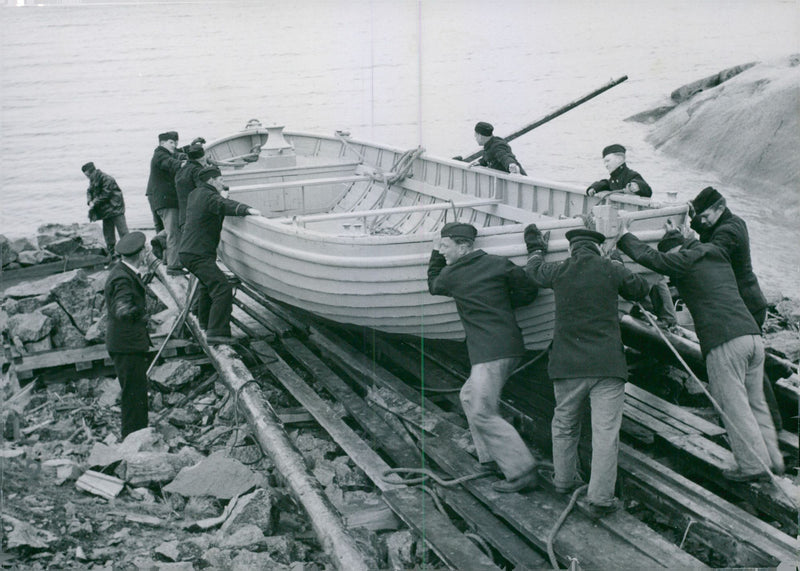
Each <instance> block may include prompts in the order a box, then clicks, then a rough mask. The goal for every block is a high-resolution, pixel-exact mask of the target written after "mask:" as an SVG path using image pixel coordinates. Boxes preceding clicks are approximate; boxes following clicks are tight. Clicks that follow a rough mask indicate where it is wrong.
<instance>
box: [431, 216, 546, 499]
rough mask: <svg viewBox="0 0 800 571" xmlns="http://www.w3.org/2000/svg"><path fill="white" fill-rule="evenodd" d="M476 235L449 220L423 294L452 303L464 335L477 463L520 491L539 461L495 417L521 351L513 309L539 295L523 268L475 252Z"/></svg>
mask: <svg viewBox="0 0 800 571" xmlns="http://www.w3.org/2000/svg"><path fill="white" fill-rule="evenodd" d="M476 235H477V230H476V229H475V227H474V226H472V225H471V224H461V223H457V222H450V223H449V224H445V225H444V227H443V228H442V230H441V238H440V239H439V240H438V244H434V249H433V251H432V252H431V258H430V262H429V263H428V290H429V291H430V293H431V294H433V295H446V296H450V297H452V298H453V299H454V300H455V303H456V309H457V310H458V315H459V317H460V318H461V324H462V325H463V326H464V332H465V333H466V337H467V351H468V352H469V360H470V364H471V366H472V368H471V370H470V374H469V378H468V379H467V381H466V382H465V383H464V386H463V387H462V388H461V404H462V406H463V408H464V413H465V414H466V416H467V421H468V423H469V428H470V432H471V433H472V439H473V441H474V442H475V450H476V452H477V454H478V460H479V461H480V463H481V464H482V465H484V466H485V467H489V468H491V467H493V466H494V463H496V466H497V467H499V469H500V471H502V473H503V475H504V476H505V480H501V481H498V482H494V483H493V484H492V486H493V487H494V489H495V490H496V491H498V492H507V493H510V492H518V491H521V490H523V489H525V488H529V487H534V486H536V484H537V475H536V462H535V460H534V458H533V456H532V455H531V453H530V451H529V450H528V447H527V446H525V443H524V442H523V441H522V438H521V437H520V435H519V434H518V433H517V431H516V430H515V429H514V427H513V426H511V425H510V424H509V423H508V422H506V420H505V419H504V418H503V417H502V416H500V412H499V401H500V392H501V391H502V390H503V385H505V383H506V381H507V380H508V378H509V376H510V375H511V373H512V371H513V370H514V367H515V366H516V364H517V363H518V362H519V359H520V357H521V356H522V355H523V354H524V352H525V345H524V343H523V340H522V332H521V331H520V328H519V326H518V325H517V321H516V318H515V317H514V308H515V307H519V306H522V305H527V304H529V303H531V302H532V301H533V300H534V299H535V298H536V294H537V290H536V288H534V287H533V286H532V285H531V284H530V283H528V281H527V280H526V279H525V273H524V272H523V271H522V268H520V267H518V266H516V265H515V264H514V263H513V262H511V261H510V260H508V259H507V258H504V257H501V256H494V255H491V254H487V253H486V252H484V251H483V250H475V249H474V240H475V236H476Z"/></svg>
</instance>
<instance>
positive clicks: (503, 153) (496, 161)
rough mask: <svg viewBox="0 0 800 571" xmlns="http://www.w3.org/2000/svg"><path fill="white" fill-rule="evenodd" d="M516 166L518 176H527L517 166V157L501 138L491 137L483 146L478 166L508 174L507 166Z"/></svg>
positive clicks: (520, 167)
mask: <svg viewBox="0 0 800 571" xmlns="http://www.w3.org/2000/svg"><path fill="white" fill-rule="evenodd" d="M512 163H514V164H516V165H517V166H519V172H520V174H524V175H527V174H528V173H526V172H525V169H524V168H522V165H521V164H519V161H518V160H517V157H515V156H514V153H512V152H511V147H509V146H508V143H506V142H505V141H504V140H503V139H502V138H500V137H492V138H491V139H489V140H488V141H486V143H484V145H483V157H481V160H480V163H478V164H480V165H481V166H482V167H489V168H490V169H495V170H499V171H505V172H509V170H508V165H510V164H512Z"/></svg>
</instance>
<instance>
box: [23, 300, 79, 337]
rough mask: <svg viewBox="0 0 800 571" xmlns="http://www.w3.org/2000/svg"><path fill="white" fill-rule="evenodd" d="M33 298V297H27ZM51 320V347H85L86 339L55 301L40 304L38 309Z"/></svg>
mask: <svg viewBox="0 0 800 571" xmlns="http://www.w3.org/2000/svg"><path fill="white" fill-rule="evenodd" d="M28 299H34V298H28ZM39 311H41V312H42V313H43V314H44V315H47V316H48V317H50V318H51V319H52V320H53V323H54V325H53V331H52V333H51V335H50V337H51V339H52V341H53V347H71V348H76V347H85V346H86V339H84V336H83V335H82V334H81V332H80V331H78V329H77V328H76V327H75V326H74V325H73V324H72V321H71V320H70V318H69V315H67V312H66V311H64V310H63V309H62V308H61V306H60V305H58V304H57V303H55V302H51V303H48V304H47V305H44V306H42V308H41V309H40V310H39Z"/></svg>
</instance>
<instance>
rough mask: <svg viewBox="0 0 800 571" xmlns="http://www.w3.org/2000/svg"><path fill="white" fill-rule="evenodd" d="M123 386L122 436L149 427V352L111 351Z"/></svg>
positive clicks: (120, 383)
mask: <svg viewBox="0 0 800 571" xmlns="http://www.w3.org/2000/svg"><path fill="white" fill-rule="evenodd" d="M109 355H111V358H112V359H113V360H114V369H115V370H116V371H117V378H118V379H119V385H120V387H122V406H121V408H122V438H123V439H124V438H125V437H126V436H128V434H130V433H131V432H136V431H137V430H140V429H142V428H146V427H147V412H148V407H147V367H148V365H149V359H148V356H147V353H116V352H112V353H109Z"/></svg>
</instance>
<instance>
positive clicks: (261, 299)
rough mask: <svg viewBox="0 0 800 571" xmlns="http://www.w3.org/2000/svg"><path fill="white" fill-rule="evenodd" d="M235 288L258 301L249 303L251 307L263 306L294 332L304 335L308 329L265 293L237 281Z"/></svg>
mask: <svg viewBox="0 0 800 571" xmlns="http://www.w3.org/2000/svg"><path fill="white" fill-rule="evenodd" d="M236 288H237V290H238V291H237V295H238V292H244V293H245V294H246V295H248V296H249V297H250V298H251V299H252V300H254V301H256V302H258V303H257V304H249V305H250V307H252V308H253V309H257V308H258V306H263V308H264V309H266V310H267V312H268V313H270V314H273V315H275V316H277V317H279V318H280V319H282V320H283V321H284V322H286V323H288V324H289V325H290V326H291V327H292V328H293V329H294V331H295V332H296V333H301V334H302V335H305V334H306V332H307V331H308V326H307V325H306V324H305V323H304V322H303V321H302V320H301V319H298V318H297V317H295V316H294V315H293V314H292V313H291V312H290V311H289V310H287V309H285V308H283V307H282V306H280V305H279V304H277V303H275V302H274V301H272V300H271V299H268V298H267V297H266V296H265V295H263V294H262V293H260V292H257V291H255V290H254V289H252V288H251V287H250V286H248V285H247V284H245V283H239V284H237V285H236Z"/></svg>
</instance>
